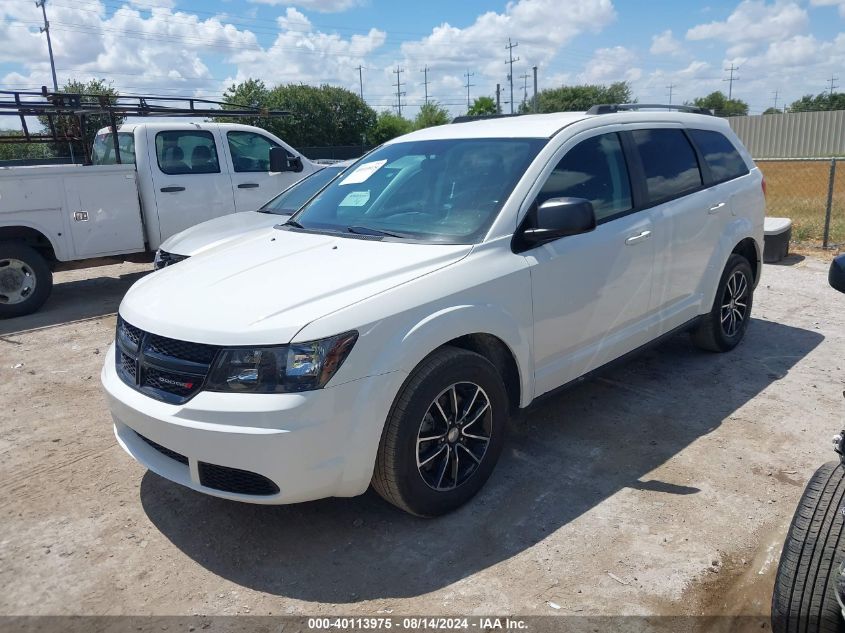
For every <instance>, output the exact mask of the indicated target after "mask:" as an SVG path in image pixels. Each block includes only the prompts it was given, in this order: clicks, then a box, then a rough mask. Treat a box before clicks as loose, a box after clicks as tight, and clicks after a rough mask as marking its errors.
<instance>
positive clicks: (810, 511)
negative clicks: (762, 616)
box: [772, 462, 845, 633]
mask: <svg viewBox="0 0 845 633" xmlns="http://www.w3.org/2000/svg"><path fill="white" fill-rule="evenodd" d="M843 493H845V468H843V467H842V466H841V465H840V463H839V462H828V463H827V464H824V465H823V466H821V468H819V469H818V470H817V471H816V472H815V474H814V475H813V477H812V479H810V483H808V484H807V487H806V488H805V489H804V494H803V495H801V501H799V503H798V507H797V508H796V509H795V515H794V516H793V517H792V524H791V525H790V526H789V532H787V534H786V541H785V542H784V544H783V552H781V555H780V564H779V565H778V572H777V576H776V578H775V590H774V594H773V596H772V631H773V633H793V632H794V633H798V632H799V631H800V632H801V633H816V632H821V631H825V632H829V633H842V632H843V631H845V621H843V619H842V614H841V612H840V610H839V604H838V603H837V601H836V589H837V584H838V580H839V566H840V565H841V563H842V559H843V547H842V546H845V540H843V538H842V536H843V535H842V526H843V518H845V517H843V515H842V501H843Z"/></svg>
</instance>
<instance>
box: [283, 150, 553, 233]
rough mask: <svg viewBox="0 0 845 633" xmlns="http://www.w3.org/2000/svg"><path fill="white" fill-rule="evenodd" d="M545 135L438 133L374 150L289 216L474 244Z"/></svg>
mask: <svg viewBox="0 0 845 633" xmlns="http://www.w3.org/2000/svg"><path fill="white" fill-rule="evenodd" d="M546 142H547V140H546V139H535V138H508V139H489V138H486V139H441V140H429V141H408V142H404V143H402V142H399V143H394V144H390V145H385V146H384V147H382V148H380V149H377V150H375V151H374V152H372V153H370V154H368V155H367V156H366V157H365V158H363V159H362V160H361V161H359V162H358V163H356V164H355V165H353V166H352V167H350V168H349V169H347V170H346V172H344V174H343V175H342V176H341V177H340V178H338V179H336V180H335V181H333V182H332V183H331V184H329V185H328V186H327V187H326V188H325V189H323V190H322V191H321V192H320V193H319V194H318V195H317V196H316V197H315V198H313V199H312V200H311V201H310V202H308V204H307V205H305V206H304V207H303V208H302V209H301V210H300V211H299V212H298V213H296V214H295V215H294V216H293V218H292V219H291V221H290V224H291V225H293V226H296V227H301V228H304V229H311V230H317V231H328V232H337V233H365V234H372V235H382V236H388V237H396V238H409V239H415V240H421V241H431V242H441V243H443V242H445V243H452V244H455V243H457V244H472V243H475V242H477V241H478V240H479V239H481V238H482V237H483V236H484V234H485V233H486V231H487V229H488V228H490V225H491V224H492V223H493V220H494V219H495V218H496V215H497V214H498V213H499V211H500V210H501V208H502V205H503V204H504V202H505V200H507V198H508V196H509V195H510V193H511V191H512V190H513V188H514V187H515V186H516V183H517V182H518V181H519V179H520V177H521V176H522V175H523V174H524V173H525V170H526V169H527V167H528V165H529V164H530V163H531V161H532V160H533V159H534V158H535V157H536V156H537V153H538V152H539V151H540V149H541V148H542V147H543V146H544V145H545V144H546Z"/></svg>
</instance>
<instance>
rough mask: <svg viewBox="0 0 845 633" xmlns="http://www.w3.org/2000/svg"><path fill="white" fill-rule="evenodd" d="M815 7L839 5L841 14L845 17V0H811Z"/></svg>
mask: <svg viewBox="0 0 845 633" xmlns="http://www.w3.org/2000/svg"><path fill="white" fill-rule="evenodd" d="M810 5H811V6H814V7H839V15H841V16H842V17H843V18H845V0H810Z"/></svg>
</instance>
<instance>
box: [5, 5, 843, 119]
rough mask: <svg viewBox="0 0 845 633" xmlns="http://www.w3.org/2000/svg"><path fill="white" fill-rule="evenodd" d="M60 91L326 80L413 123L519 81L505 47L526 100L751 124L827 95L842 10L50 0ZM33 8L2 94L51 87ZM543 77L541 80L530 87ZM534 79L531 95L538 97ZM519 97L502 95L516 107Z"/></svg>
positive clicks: (160, 90) (199, 89) (26, 14)
mask: <svg viewBox="0 0 845 633" xmlns="http://www.w3.org/2000/svg"><path fill="white" fill-rule="evenodd" d="M47 12H48V18H49V19H50V24H51V34H52V37H53V50H54V53H55V57H56V67H57V72H58V76H59V83H60V84H61V83H63V82H64V81H66V80H67V79H68V78H78V79H89V78H91V77H98V78H105V79H107V80H109V81H111V82H112V83H113V84H114V86H115V87H117V88H118V89H120V90H121V91H122V92H126V93H147V94H158V95H180V96H181V95H193V96H207V97H210V98H220V97H221V96H222V92H223V90H224V89H225V88H226V87H227V86H228V85H230V84H231V83H232V82H235V81H241V80H243V79H246V78H249V77H256V78H260V79H263V80H264V81H265V82H266V83H267V84H268V85H273V84H276V83H288V82H303V83H309V84H320V83H329V84H333V85H340V86H345V87H347V88H350V89H353V90H355V91H356V92H357V91H358V87H359V84H358V79H359V77H358V70H357V67H358V66H363V68H364V69H363V81H364V97H365V99H366V100H367V101H368V102H369V103H370V105H372V106H373V107H375V108H376V109H385V108H389V107H392V106H393V105H394V104H395V102H396V86H395V80H396V74H395V73H394V72H393V71H394V70H395V69H396V68H397V67H398V68H401V69H403V70H404V72H403V73H401V81H402V83H403V84H404V85H403V86H402V91H403V92H406V93H407V94H406V95H405V96H404V97H403V101H404V102H405V103H406V104H407V109H405V110H404V113H405V114H407V115H409V116H413V115H414V113H415V112H416V109H417V107H418V106H419V104H421V103H422V101H423V90H424V88H423V77H424V75H423V72H422V69H423V68H424V67H428V68H429V69H430V70H429V80H430V82H431V83H430V85H429V87H428V91H429V95H430V97H432V98H434V99H436V100H438V101H439V102H441V103H442V104H444V105H446V106H448V107H449V109H450V110H452V112H454V113H459V112H461V111H462V109H465V107H466V88H465V87H464V84H465V83H466V78H465V76H464V74H465V73H467V72H469V73H473V74H472V75H471V77H470V81H469V83H471V84H473V85H472V86H471V87H470V94H471V96H472V97H475V96H479V95H491V96H492V95H493V94H494V93H495V86H496V83H501V84H502V85H503V87H505V86H506V85H507V72H508V69H507V66H506V64H505V60H506V59H507V49H506V44H507V43H508V38H510V39H511V40H512V41H513V42H514V43H518V46H517V47H516V48H514V49H513V53H514V56H515V57H519V61H518V62H516V63H515V64H514V73H513V74H514V76H515V84H516V87H515V99H514V100H515V101H516V102H519V101H521V99H522V96H523V86H524V80H523V79H522V75H524V74H526V73H530V72H531V67H532V66H535V65H536V66H537V67H538V69H539V84H540V88H541V89H542V88H545V87H552V86H558V85H561V84H564V83H567V84H573V83H608V82H613V81H620V80H625V81H628V82H630V83H631V85H632V87H633V90H634V94H635V95H636V97H637V98H638V99H639V100H640V101H641V102H654V101H657V102H667V101H668V92H669V90H668V86H669V85H673V86H674V87H673V89H672V91H673V95H672V100H673V102H675V103H677V102H681V101H684V100H688V99H692V98H693V97H696V96H700V95H703V94H706V93H708V92H710V91H712V90H720V89H721V90H724V91H725V92H727V88H728V84H727V82H725V81H724V79H725V78H726V77H727V76H728V73H727V72H726V71H725V69H726V68H728V67H729V66H731V65H734V66H737V67H739V70H738V72H737V73H736V76H738V77H739V81H737V82H736V83H735V84H734V86H733V92H734V95H735V96H737V97H739V98H742V99H744V100H745V101H746V102H748V103H749V104H750V107H751V113H752V114H754V113H760V112H762V111H763V110H764V109H765V108H767V107H769V106H771V105H773V103H774V100H775V91H777V93H778V104H779V105H780V104H783V103H784V101H786V102H787V103H788V102H790V101H792V100H794V99H796V98H798V97H799V96H801V95H802V94H806V93H818V92H822V91H823V90H825V89H826V88H827V87H828V80H829V79H830V78H831V77H833V76H839V74H842V77H841V79H840V80H838V81H837V82H836V84H837V85H839V84H845V0H791V1H787V0H774V1H772V0H768V1H767V0H742V1H741V2H737V1H736V0H733V1H715V0H714V1H713V2H709V3H708V2H692V1H689V0H686V1H685V0H651V1H650V2H648V3H644V2H641V1H640V0H616V1H612V0H512V1H510V2H506V1H504V0H425V1H423V0H417V1H413V2H412V1H407V2H398V1H395V0H394V1H392V2H391V1H388V0H47ZM41 21H42V17H41V10H40V9H38V8H36V7H35V5H34V2H33V0H0V89H20V90H25V89H36V90H37V89H39V87H40V86H41V85H44V84H47V85H49V84H50V69H49V63H48V56H47V45H46V40H45V37H44V35H43V34H41V33H40V32H39V26H40V25H41V24H42V22H41ZM529 82H530V80H529ZM530 89H531V88H530V83H529V91H530ZM507 98H508V94H507V90H505V91H504V95H503V100H506V99H507Z"/></svg>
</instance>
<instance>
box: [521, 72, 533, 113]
mask: <svg viewBox="0 0 845 633" xmlns="http://www.w3.org/2000/svg"><path fill="white" fill-rule="evenodd" d="M530 76H531V75H529V74H528V73H525V74H524V75H520V76H519V78H520V79H522V108H523V110H526V109H527V108H528V78H529V77H530Z"/></svg>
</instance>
